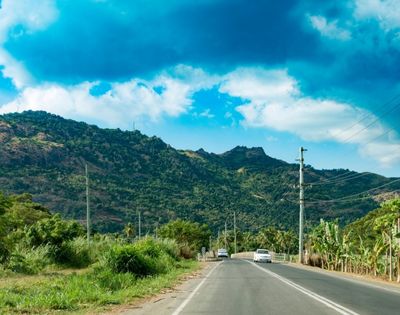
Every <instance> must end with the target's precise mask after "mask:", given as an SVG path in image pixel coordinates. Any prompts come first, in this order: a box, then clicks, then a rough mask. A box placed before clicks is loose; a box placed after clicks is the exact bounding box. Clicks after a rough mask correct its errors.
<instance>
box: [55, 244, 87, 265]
mask: <svg viewBox="0 0 400 315" xmlns="http://www.w3.org/2000/svg"><path fill="white" fill-rule="evenodd" d="M55 261H56V262H57V263H59V264H63V265H67V266H70V267H76V268H83V267H87V266H89V265H90V264H91V263H92V259H91V256H90V249H89V246H88V243H87V240H86V239H85V238H83V237H77V238H75V239H74V240H71V241H68V242H64V243H63V244H62V245H61V246H60V247H59V248H56V252H55Z"/></svg>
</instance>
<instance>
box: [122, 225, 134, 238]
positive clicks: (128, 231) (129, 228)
mask: <svg viewBox="0 0 400 315" xmlns="http://www.w3.org/2000/svg"><path fill="white" fill-rule="evenodd" d="M124 233H125V236H126V238H127V239H132V238H133V236H134V235H135V227H134V226H133V224H132V223H131V222H129V223H128V224H126V225H125V226H124Z"/></svg>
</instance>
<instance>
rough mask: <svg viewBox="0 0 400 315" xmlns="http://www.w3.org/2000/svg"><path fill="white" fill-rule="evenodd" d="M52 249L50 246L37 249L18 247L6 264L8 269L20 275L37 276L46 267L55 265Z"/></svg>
mask: <svg viewBox="0 0 400 315" xmlns="http://www.w3.org/2000/svg"><path fill="white" fill-rule="evenodd" d="M50 252H51V247H50V246H48V245H44V246H39V247H37V248H27V247H24V246H21V245H19V246H16V247H15V249H14V251H13V252H12V253H11V255H10V257H9V260H8V262H7V264H6V266H7V268H8V269H10V270H12V271H14V272H18V273H24V274H37V273H38V272H40V271H41V270H43V269H44V268H45V267H46V266H48V265H50V264H52V263H53V260H52V259H51V255H50Z"/></svg>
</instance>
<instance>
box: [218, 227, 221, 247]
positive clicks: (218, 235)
mask: <svg viewBox="0 0 400 315" xmlns="http://www.w3.org/2000/svg"><path fill="white" fill-rule="evenodd" d="M217 243H218V244H217V247H218V248H221V247H220V246H219V230H218V238H217ZM218 248H217V249H218Z"/></svg>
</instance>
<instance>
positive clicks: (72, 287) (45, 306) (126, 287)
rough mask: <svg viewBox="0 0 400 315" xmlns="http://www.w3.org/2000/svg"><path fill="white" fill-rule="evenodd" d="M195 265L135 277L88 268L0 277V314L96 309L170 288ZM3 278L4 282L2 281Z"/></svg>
mask: <svg viewBox="0 0 400 315" xmlns="http://www.w3.org/2000/svg"><path fill="white" fill-rule="evenodd" d="M198 267H199V264H198V262H195V261H180V262H179V263H178V264H177V266H176V267H175V268H173V269H171V270H169V271H168V272H167V273H164V274H159V275H155V276H150V277H145V278H137V277H135V276H134V275H133V274H131V273H113V272H111V271H110V270H104V269H96V268H94V269H91V270H89V271H88V272H85V273H79V274H78V273H72V274H71V273H69V274H62V273H59V274H50V275H40V276H31V277H26V278H29V280H28V279H26V280H28V281H23V282H22V281H21V279H20V278H18V277H17V278H15V279H13V277H6V278H5V279H0V280H1V282H2V285H1V286H0V314H26V313H30V314H54V313H57V314H70V313H74V314H76V313H80V314H84V313H87V312H93V311H99V310H101V309H107V307H110V305H115V304H124V303H127V302H130V301H132V300H133V299H135V298H142V297H146V296H150V295H153V294H156V293H158V292H160V291H161V290H162V289H163V288H169V287H172V286H173V285H174V284H176V283H177V281H178V279H179V277H180V276H181V275H183V274H185V273H188V272H191V271H193V270H196V269H197V268H198ZM3 280H4V281H3Z"/></svg>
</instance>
